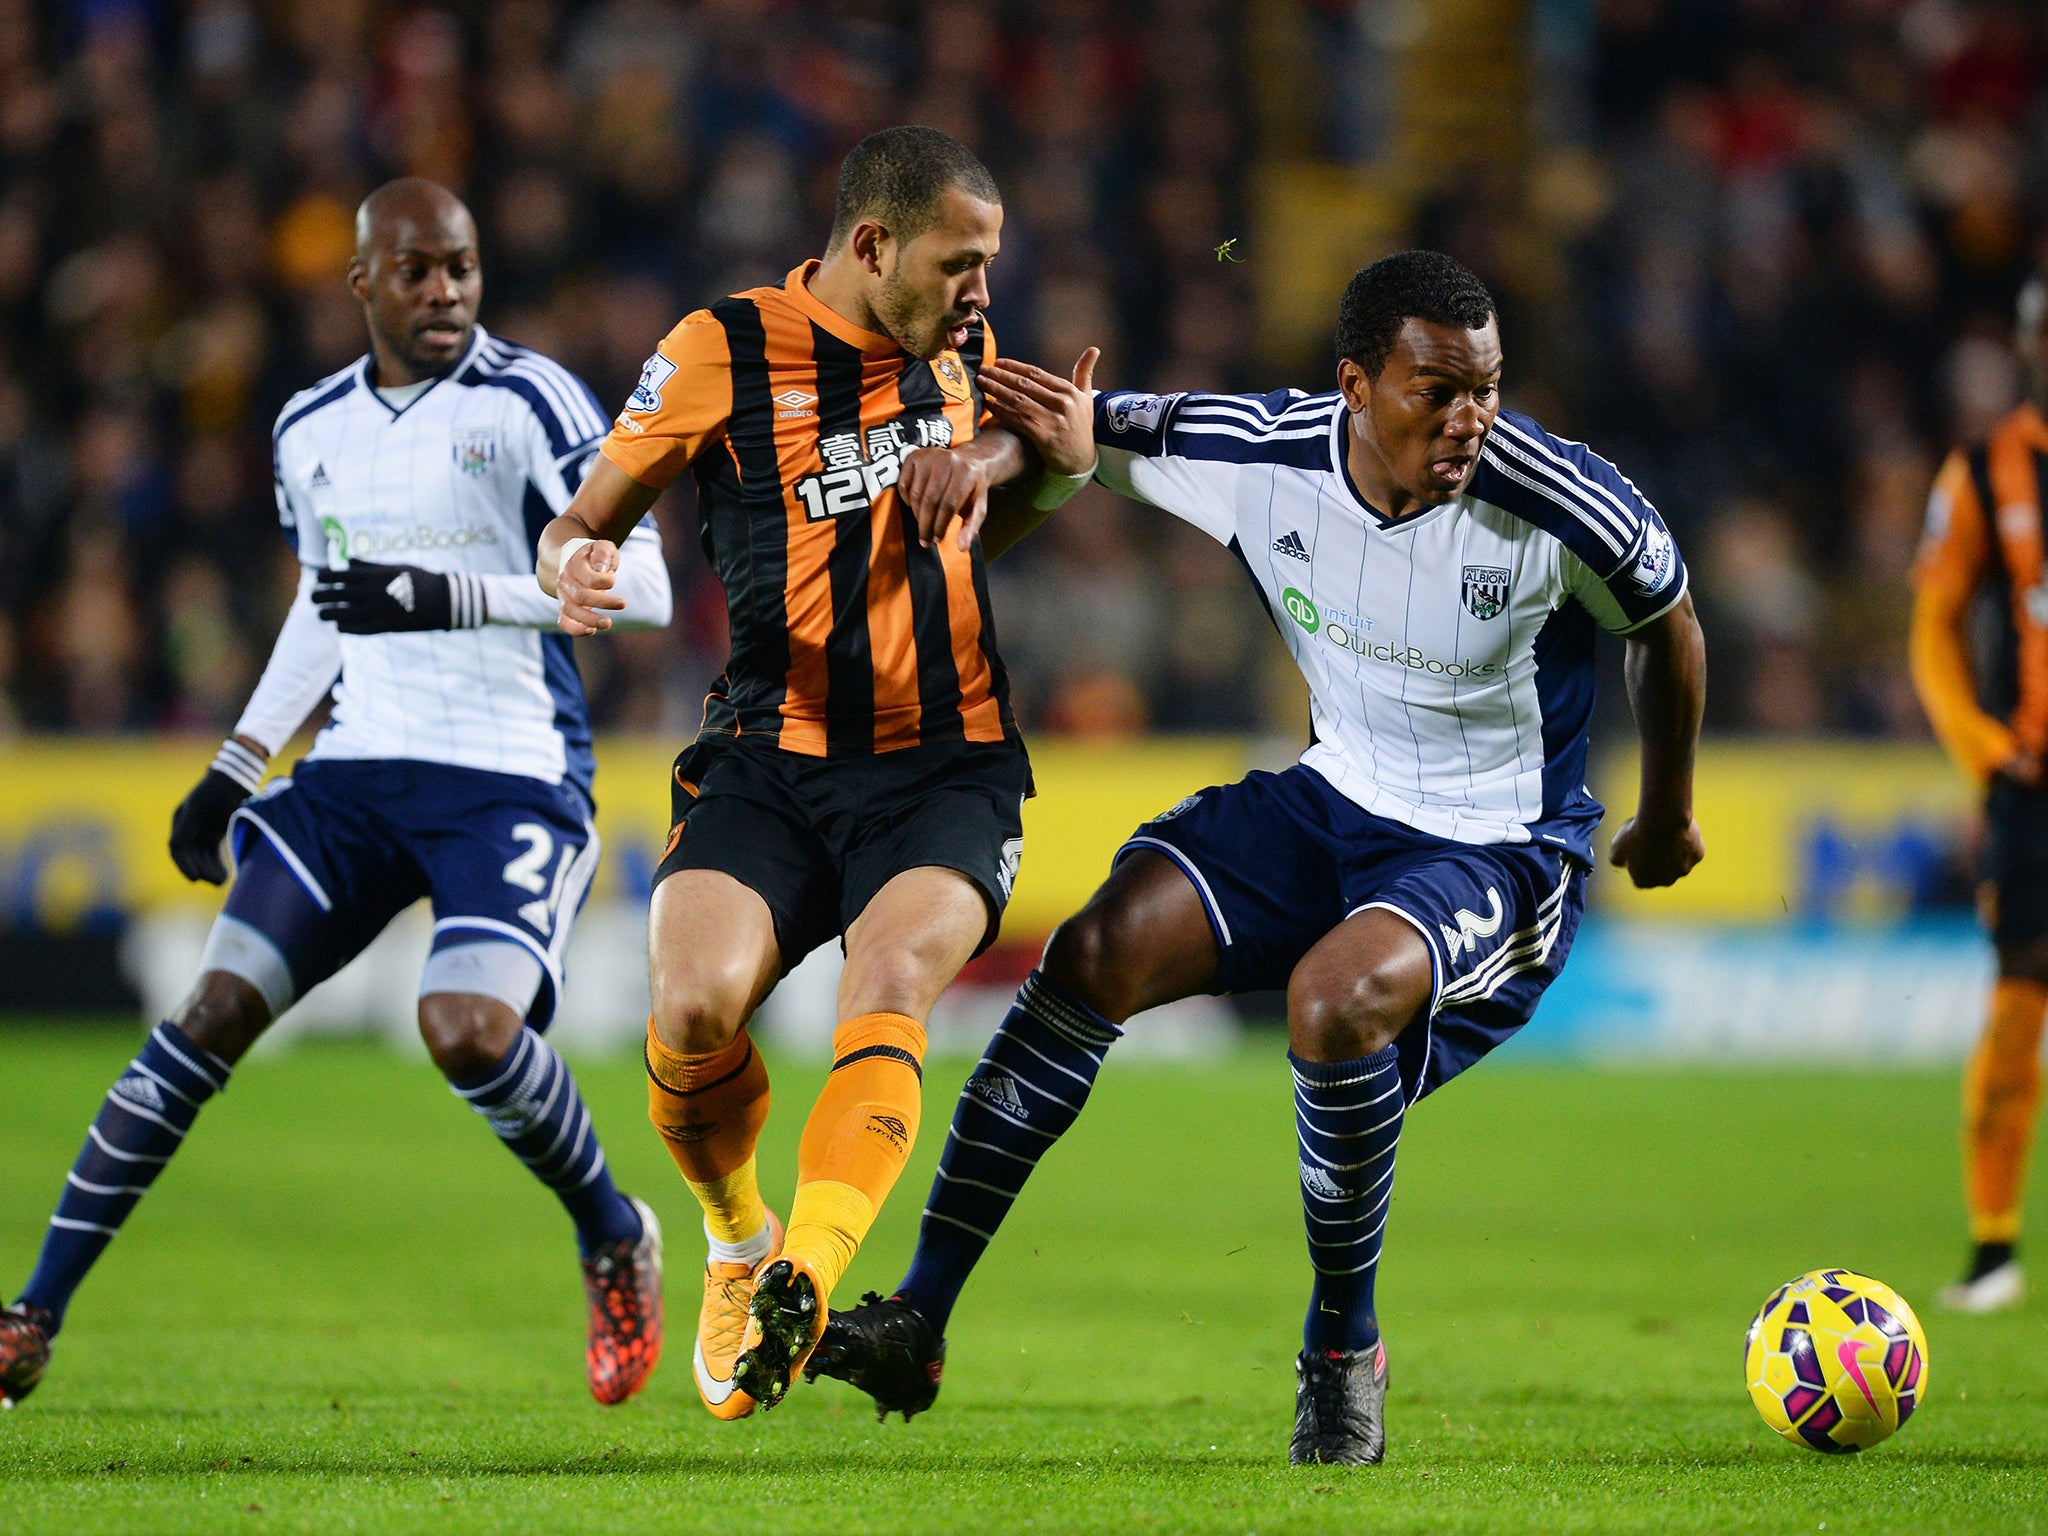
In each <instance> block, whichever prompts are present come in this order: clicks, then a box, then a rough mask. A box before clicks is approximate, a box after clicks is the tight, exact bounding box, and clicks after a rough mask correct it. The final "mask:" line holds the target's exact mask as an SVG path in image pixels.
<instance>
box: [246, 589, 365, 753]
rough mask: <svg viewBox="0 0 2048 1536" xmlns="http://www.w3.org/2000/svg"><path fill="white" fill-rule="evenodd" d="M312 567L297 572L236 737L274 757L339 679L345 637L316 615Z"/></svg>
mask: <svg viewBox="0 0 2048 1536" xmlns="http://www.w3.org/2000/svg"><path fill="white" fill-rule="evenodd" d="M313 579H314V575H313V572H312V571H311V570H310V569H301V571H300V572H299V590H298V593H297V595H296V596H295V597H294V598H293V599H292V606H291V609H290V611H289V612H287V613H286V614H285V618H284V627H283V628H282V629H280V630H279V631H278V634H277V643H276V644H275V645H274V646H272V647H271V651H270V661H269V662H268V663H267V664H266V665H265V666H264V668H263V676H262V678H261V679H259V680H258V682H257V684H256V691H255V692H254V693H252V694H251V695H250V696H249V703H248V706H247V707H246V708H245V709H243V711H242V718H241V719H240V720H238V721H236V722H235V731H234V734H235V736H236V738H237V739H238V740H240V741H242V742H243V743H244V745H247V746H250V747H252V748H259V747H260V748H261V749H262V752H263V755H264V756H265V757H270V756H274V755H275V754H276V753H277V752H278V751H279V750H280V749H281V748H282V747H283V746H284V744H285V743H286V742H288V741H290V740H291V739H292V737H293V735H294V734H295V733H296V732H297V731H298V729H299V727H300V726H302V725H304V724H305V723H306V716H308V715H310V714H311V713H312V712H313V710H314V708H315V707H316V706H317V705H318V704H319V703H320V701H321V700H322V699H324V698H326V697H327V691H328V690H329V689H330V688H332V687H333V686H334V680H335V679H336V678H337V677H339V676H340V675H341V636H340V635H339V634H338V633H337V632H336V630H335V628H334V626H333V625H332V624H329V623H327V622H326V621H325V620H324V619H322V618H321V617H320V616H319V614H317V613H315V612H314V611H313Z"/></svg>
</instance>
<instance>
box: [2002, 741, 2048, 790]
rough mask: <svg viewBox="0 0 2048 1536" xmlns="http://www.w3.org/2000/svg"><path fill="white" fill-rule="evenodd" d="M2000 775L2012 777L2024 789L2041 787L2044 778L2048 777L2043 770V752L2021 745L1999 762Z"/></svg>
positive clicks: (2005, 777)
mask: <svg viewBox="0 0 2048 1536" xmlns="http://www.w3.org/2000/svg"><path fill="white" fill-rule="evenodd" d="M1998 776H1999V777H2000V778H2004V779H2011V780H2012V781H2013V783H2015V784H2017V785H2019V786H2020V788H2022V789H2039V788H2040V787H2041V783H2042V780H2043V778H2044V777H2048V774H2044V772H2043V768H2042V763H2041V754H2040V753H2038V752H2029V751H2027V750H2026V748H2024V747H2021V748H2019V749H2017V750H2015V751H2014V753H2013V755H2012V756H2011V757H2009V758H2007V759H2006V760H2005V761H2004V762H2003V763H2001V764H1999V767H1998Z"/></svg>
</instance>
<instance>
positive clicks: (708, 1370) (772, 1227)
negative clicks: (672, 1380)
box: [692, 1211, 782, 1419]
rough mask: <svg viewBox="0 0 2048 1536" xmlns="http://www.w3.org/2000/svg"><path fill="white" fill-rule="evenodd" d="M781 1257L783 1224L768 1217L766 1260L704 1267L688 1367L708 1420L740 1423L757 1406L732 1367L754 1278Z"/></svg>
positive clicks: (742, 1335) (742, 1338) (771, 1215)
mask: <svg viewBox="0 0 2048 1536" xmlns="http://www.w3.org/2000/svg"><path fill="white" fill-rule="evenodd" d="M781 1252H782V1223H781V1222H780V1221H779V1220H777V1219H776V1216H775V1213H774V1212H773V1211H770V1212H769V1213H768V1257H767V1258H765V1259H763V1260H762V1261H761V1262H760V1263H759V1264H718V1263H714V1262H712V1261H711V1260H710V1259H708V1258H707V1259H706V1260H705V1261H704V1310H703V1311H701V1312H699V1313H698V1314H697V1350H696V1356H695V1359H694V1360H693V1361H692V1364H693V1365H694V1367H695V1369H696V1374H697V1395H698V1396H699V1397H701V1398H703V1399H704V1406H705V1407H706V1408H709V1409H710V1410H711V1416H712V1417H713V1418H718V1419H744V1418H745V1417H746V1416H747V1415H748V1414H750V1413H752V1412H753V1411H754V1409H755V1408H756V1407H757V1406H758V1404H757V1403H756V1401H755V1399H754V1398H752V1397H751V1396H749V1395H748V1394H747V1393H745V1392H742V1391H740V1390H739V1388H738V1386H737V1385H736V1384H735V1383H734V1381H733V1363H734V1362H735V1361H736V1360H738V1359H739V1354H740V1348H741V1346H742V1345H743V1343H744V1342H745V1340H746V1335H747V1307H748V1305H749V1304H750V1303H751V1302H752V1301H753V1299H754V1277H755V1276H756V1275H758V1274H760V1273H761V1271H762V1270H764V1269H766V1268H767V1267H768V1266H769V1265H770V1264H771V1263H773V1262H774V1260H775V1257H776V1255H778V1254H779V1253H781Z"/></svg>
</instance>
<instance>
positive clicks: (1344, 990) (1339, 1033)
mask: <svg viewBox="0 0 2048 1536" xmlns="http://www.w3.org/2000/svg"><path fill="white" fill-rule="evenodd" d="M1428 1005H1429V978H1428V976H1427V975H1426V974H1425V975H1423V976H1422V977H1420V978H1418V977H1417V975H1416V974H1415V967H1414V966H1413V965H1411V964H1409V963H1408V960H1407V957H1406V956H1388V957H1386V958H1384V959H1381V960H1378V961H1375V962H1374V963H1372V964H1370V965H1367V966H1364V967H1361V968H1359V969H1356V970H1352V971H1350V972H1347V973H1345V974H1341V975H1339V974H1332V973H1331V972H1329V971H1327V970H1325V971H1316V970H1309V969H1306V968H1304V969H1303V970H1300V971H1296V972H1295V974H1294V976H1293V978H1292V979H1291V980H1290V981H1289V982H1288V985H1287V1036H1288V1044H1289V1046H1290V1048H1291V1049H1292V1050H1293V1051H1294V1054H1295V1055H1297V1056H1299V1057H1301V1058H1302V1059H1303V1060H1304V1061H1356V1060H1357V1059H1358V1058H1359V1057H1361V1056H1370V1055H1372V1054H1373V1053H1374V1052H1375V1051H1379V1050H1384V1049H1385V1048H1386V1047H1387V1046H1389V1045H1391V1044H1393V1043H1394V1041H1395V1040H1396V1039H1398V1038H1399V1037H1400V1034H1401V1031H1402V1030H1404V1029H1406V1028H1407V1027H1408V1026H1409V1025H1410V1024H1411V1023H1413V1022H1414V1020H1415V1017H1416V1015H1417V1014H1419V1013H1420V1012H1421V1011H1422V1010H1423V1009H1424V1008H1425V1007H1427V1006H1428Z"/></svg>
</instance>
